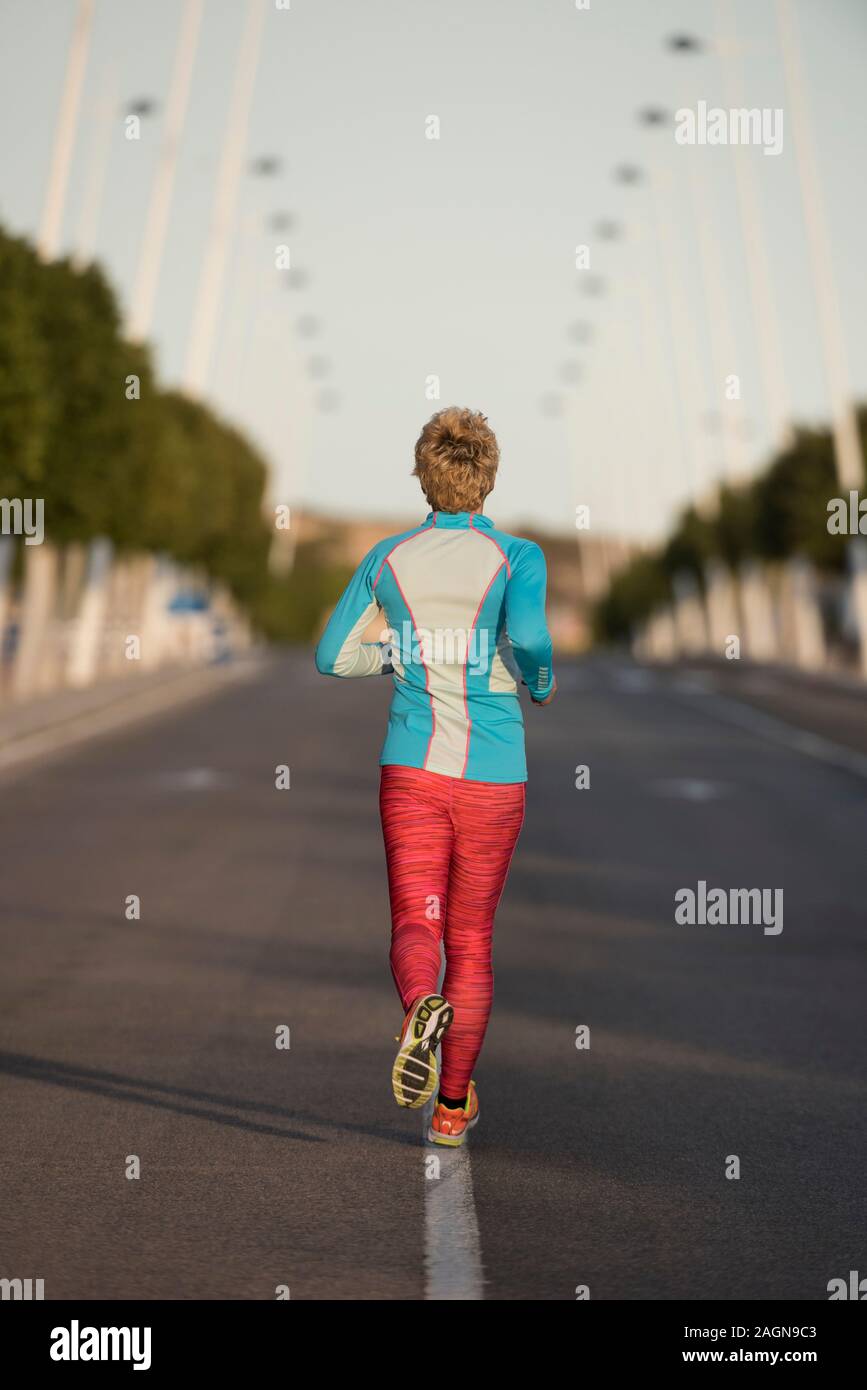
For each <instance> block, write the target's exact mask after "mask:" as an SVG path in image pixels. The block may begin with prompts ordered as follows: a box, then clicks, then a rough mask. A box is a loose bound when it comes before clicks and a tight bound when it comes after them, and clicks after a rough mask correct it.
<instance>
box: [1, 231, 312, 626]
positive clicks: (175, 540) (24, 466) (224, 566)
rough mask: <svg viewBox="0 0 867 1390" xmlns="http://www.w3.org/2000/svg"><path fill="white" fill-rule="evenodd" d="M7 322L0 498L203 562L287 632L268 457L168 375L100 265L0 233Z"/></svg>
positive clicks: (53, 535) (87, 531)
mask: <svg viewBox="0 0 867 1390" xmlns="http://www.w3.org/2000/svg"><path fill="white" fill-rule="evenodd" d="M0 322H2V324H3V334H2V337H0V497H8V498H14V497H20V498H37V497H39V498H43V499H44V502H45V530H46V536H47V538H48V539H49V540H50V541H52V542H54V543H55V544H57V545H64V544H67V543H69V542H73V541H85V542H86V541H89V540H92V539H94V538H95V537H98V536H105V537H107V538H108V539H109V540H111V541H112V542H113V544H114V546H115V548H116V550H117V551H118V552H119V553H120V554H123V553H124V552H131V551H151V552H164V553H166V554H169V555H171V556H172V557H174V558H175V559H176V560H178V561H179V562H181V563H183V564H185V565H191V566H195V567H197V568H199V569H200V570H201V571H203V572H204V573H205V574H206V575H208V576H210V577H211V578H213V579H214V580H218V581H221V582H223V583H225V584H226V585H227V586H228V588H229V589H230V590H231V592H232V593H233V594H234V596H235V597H236V599H237V600H238V601H239V602H240V603H241V604H242V605H243V606H244V607H245V608H246V609H247V611H248V612H249V613H250V615H251V616H252V618H253V620H254V623H256V625H257V626H259V627H260V629H262V630H264V631H265V632H266V634H267V635H269V636H278V637H279V636H291V635H293V633H294V630H295V629H296V628H297V627H298V625H299V615H298V614H295V613H294V606H295V598H294V587H293V585H292V584H291V582H290V581H289V580H287V579H282V580H280V579H277V578H275V577H273V576H272V575H270V574H269V570H268V559H269V553H270V547H271V541H272V536H273V530H272V527H271V526H270V525H269V521H268V518H267V517H266V515H265V511H264V503H265V488H266V482H267V468H266V464H265V461H264V459H263V458H262V457H261V455H260V454H259V453H258V451H257V450H256V449H255V447H254V446H253V445H252V444H251V443H250V441H249V440H248V439H246V438H245V437H244V436H243V435H242V434H241V433H240V432H239V431H238V430H237V429H235V428H234V427H233V426H231V425H230V424H228V423H227V422H226V421H224V420H222V419H220V418H219V417H218V416H217V415H216V414H215V413H214V411H212V410H211V409H209V408H208V406H206V405H204V404H202V403H201V402H199V401H194V400H192V399H190V398H188V397H186V396H184V395H182V394H180V393H179V392H176V391H169V390H164V389H162V388H161V387H160V385H159V384H158V382H157V380H156V377H155V372H154V365H153V358H152V353H151V350H150V349H149V347H147V346H142V345H137V344H132V343H129V342H127V341H125V339H124V337H123V334H122V332H121V318H120V311H119V307H118V303H117V300H116V298H115V295H114V293H113V291H112V289H111V286H110V285H109V283H108V281H107V280H106V278H105V276H104V274H103V272H102V271H101V270H100V269H99V268H98V267H97V266H89V267H87V268H86V269H83V270H79V269H76V268H75V267H74V266H73V265H71V264H70V262H69V261H65V260H61V261H54V262H51V263H50V264H45V263H43V262H42V261H40V260H39V258H38V257H37V255H36V253H35V251H34V250H33V248H32V247H31V246H30V245H29V243H28V242H26V241H24V240H22V239H18V238H15V237H12V236H10V235H8V234H6V233H5V232H3V231H0ZM300 621H301V625H302V626H303V625H304V620H303V618H301V619H300Z"/></svg>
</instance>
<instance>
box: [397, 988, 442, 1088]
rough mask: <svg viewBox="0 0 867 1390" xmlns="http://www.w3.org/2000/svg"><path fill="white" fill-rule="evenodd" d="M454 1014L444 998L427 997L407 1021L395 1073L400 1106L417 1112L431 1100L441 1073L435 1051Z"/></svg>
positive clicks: (413, 1010)
mask: <svg viewBox="0 0 867 1390" xmlns="http://www.w3.org/2000/svg"><path fill="white" fill-rule="evenodd" d="M453 1017H454V1010H453V1009H452V1006H451V1004H449V1003H448V1002H447V1001H446V1000H445V999H443V997H442V995H439V994H424V995H422V997H421V998H420V999H417V1000H416V1002H415V1003H414V1004H413V1006H412V1008H411V1009H410V1011H409V1013H408V1014H407V1016H406V1018H405V1019H404V1021H403V1028H402V1030H401V1034H400V1037H399V1038H395V1042H399V1043H400V1048H399V1049H398V1053H397V1056H396V1057H395V1059H394V1066H393V1067H392V1069H391V1086H392V1090H393V1091H394V1098H395V1100H396V1101H397V1103H398V1105H405V1106H408V1107H409V1108H410V1109H412V1110H415V1109H417V1108H418V1106H420V1105H424V1103H425V1101H427V1100H430V1098H431V1096H432V1095H433V1093H434V1091H435V1090H436V1088H437V1082H438V1081H439V1070H438V1068H437V1059H436V1053H435V1051H434V1049H435V1048H436V1047H437V1045H438V1044H439V1043H440V1042H441V1041H442V1038H443V1035H444V1034H445V1032H446V1029H447V1028H448V1027H449V1025H450V1023H451V1021H452V1018H453Z"/></svg>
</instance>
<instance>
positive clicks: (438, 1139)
mask: <svg viewBox="0 0 867 1390" xmlns="http://www.w3.org/2000/svg"><path fill="white" fill-rule="evenodd" d="M478 1123H479V1112H478V1111H477V1112H476V1114H475V1115H474V1116H473V1118H472V1119H471V1120H470V1121H469V1123H468V1124H467V1126H466V1128H465V1129H463V1130H461V1133H460V1134H440V1133H439V1131H438V1130H435V1129H434V1127H433V1125H431V1127H430V1129H429V1130H428V1132H427V1137H428V1143H429V1144H439V1145H440V1146H441V1147H442V1148H444V1149H459V1148H460V1147H461V1144H463V1142H464V1140H465V1139H466V1137H467V1135H468V1134H469V1132H470V1130H471V1129H472V1127H473V1125H477V1124H478Z"/></svg>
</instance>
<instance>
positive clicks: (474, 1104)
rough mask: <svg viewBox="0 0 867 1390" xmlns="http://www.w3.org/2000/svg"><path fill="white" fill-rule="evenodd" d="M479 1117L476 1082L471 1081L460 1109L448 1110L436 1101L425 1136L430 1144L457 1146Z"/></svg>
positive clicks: (454, 1147)
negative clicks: (464, 1102)
mask: <svg viewBox="0 0 867 1390" xmlns="http://www.w3.org/2000/svg"><path fill="white" fill-rule="evenodd" d="M478 1118H479V1097H478V1095H477V1094H476V1083H475V1081H471V1082H470V1084H469V1087H468V1088H467V1100H466V1104H465V1105H464V1107H463V1109H462V1110H449V1109H448V1107H447V1106H445V1105H443V1104H442V1103H441V1102H440V1101H437V1103H436V1105H435V1106H434V1111H433V1116H432V1117H431V1123H430V1129H429V1130H428V1132H427V1137H428V1139H429V1141H430V1142H431V1143H432V1144H445V1145H446V1146H447V1147H448V1148H452V1149H456V1148H458V1147H459V1146H460V1145H461V1144H462V1143H463V1142H464V1140H465V1139H466V1137H467V1134H468V1133H469V1131H470V1130H471V1129H472V1127H473V1125H474V1124H476V1123H477V1121H478Z"/></svg>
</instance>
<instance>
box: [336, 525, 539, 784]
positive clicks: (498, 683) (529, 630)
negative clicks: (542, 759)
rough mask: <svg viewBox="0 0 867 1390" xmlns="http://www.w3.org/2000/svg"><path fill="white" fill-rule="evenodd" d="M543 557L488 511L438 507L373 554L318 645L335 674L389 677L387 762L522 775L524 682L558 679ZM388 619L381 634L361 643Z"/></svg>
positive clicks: (493, 777) (451, 772) (472, 775)
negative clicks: (375, 622) (379, 621)
mask: <svg viewBox="0 0 867 1390" xmlns="http://www.w3.org/2000/svg"><path fill="white" fill-rule="evenodd" d="M545 583H546V570H545V557H544V555H543V554H542V551H541V550H540V549H539V546H538V545H536V544H535V543H534V542H533V541H527V540H521V539H520V538H519V537H517V536H510V535H508V534H507V533H506V532H505V531H498V530H497V529H496V527H495V526H494V524H493V522H492V521H491V520H490V519H489V518H488V517H486V516H483V515H482V514H481V513H479V512H454V513H453V512H431V513H429V514H428V517H427V519H426V520H425V522H424V523H423V525H421V526H416V527H415V528H414V529H413V530H412V531H404V532H403V533H402V534H401V535H398V536H389V537H387V538H386V539H385V540H382V541H380V542H379V544H378V545H375V546H374V547H373V549H372V550H371V551H370V552H369V553H368V554H367V555H366V556H365V557H364V559H363V560H362V562H361V564H360V565H359V567H358V569H357V570H356V572H355V574H354V575H353V577H352V579H351V580H350V582H349V584H348V585H347V588H346V590H345V592H344V593H343V596H342V597H341V599H340V601H339V603H338V604H337V607H336V608H335V610H334V612H333V614H332V615H331V618H330V620H329V622H328V625H327V627H326V629H325V631H324V633H323V634H322V638H321V640H320V642H319V645H318V647H317V648H316V667H317V670H319V671H320V672H321V673H322V674H323V675H326V676H377V675H382V674H387V675H391V676H392V679H393V686H394V690H393V695H392V701H391V710H390V712H389V717H388V732H387V734H386V738H385V744H384V746H383V749H382V755H381V757H380V763H381V764H383V765H386V764H393V763H397V764H399V765H401V766H403V767H417V768H424V769H426V770H427V771H429V772H438V773H441V774H442V775H443V776H445V777H465V778H468V779H470V780H472V781H478V782H525V781H526V780H527V763H526V758H525V755H524V721H523V716H522V714H521V702H520V700H519V698H518V682H519V681H520V680H523V681H524V683H525V684H526V685H527V686H528V688H529V691H530V696H531V698H532V699H534V700H536V701H539V700H544V699H545V698H546V696H548V695H549V694H550V693H551V689H552V687H553V684H554V672H553V667H552V649H551V638H550V635H549V633H548V628H547V624H546V621H545ZM378 614H382V616H383V629H382V634H381V640H380V641H378V642H362V640H361V639H362V636H363V634H364V631H365V629H366V628H367V627H368V626H369V625H370V623H371V622H372V621H373V619H374V618H376V617H377V615H378Z"/></svg>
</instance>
